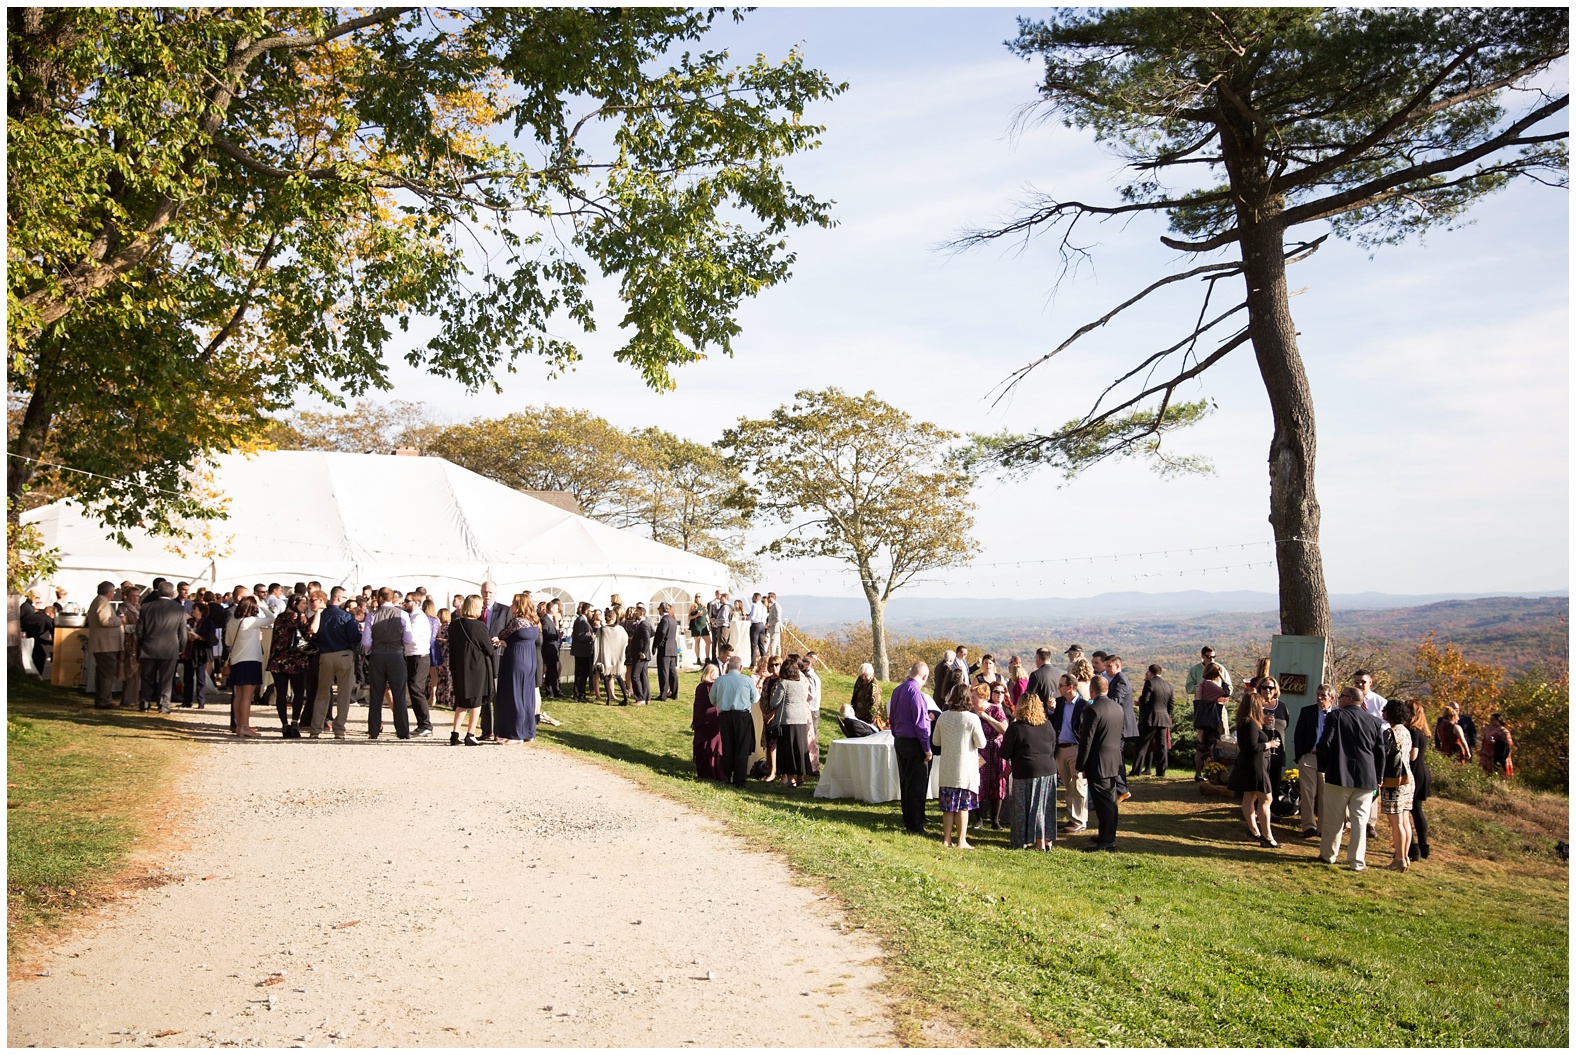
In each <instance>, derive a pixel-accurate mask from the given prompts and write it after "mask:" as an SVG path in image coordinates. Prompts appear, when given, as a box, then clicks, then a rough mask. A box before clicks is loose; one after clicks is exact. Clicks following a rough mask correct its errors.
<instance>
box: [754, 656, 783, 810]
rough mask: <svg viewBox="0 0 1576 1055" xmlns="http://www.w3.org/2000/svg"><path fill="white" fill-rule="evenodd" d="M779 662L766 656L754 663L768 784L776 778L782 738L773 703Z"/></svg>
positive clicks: (779, 668)
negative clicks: (778, 753)
mask: <svg viewBox="0 0 1576 1055" xmlns="http://www.w3.org/2000/svg"><path fill="white" fill-rule="evenodd" d="M781 666H782V665H781V663H780V662H779V661H778V659H777V657H776V656H766V657H765V658H763V659H762V660H761V661H760V662H759V663H757V664H755V667H754V672H755V692H756V698H757V699H758V700H759V701H760V712H761V741H760V742H761V751H762V752H763V753H764V754H765V755H766V776H765V777H764V778H763V779H764V780H765V781H766V783H768V784H770V783H771V782H772V781H774V780H776V779H777V745H778V743H779V742H780V740H781V739H782V722H781V721H779V720H778V717H777V711H776V705H775V703H774V700H775V696H776V691H777V682H778V680H779V676H780V673H781Z"/></svg>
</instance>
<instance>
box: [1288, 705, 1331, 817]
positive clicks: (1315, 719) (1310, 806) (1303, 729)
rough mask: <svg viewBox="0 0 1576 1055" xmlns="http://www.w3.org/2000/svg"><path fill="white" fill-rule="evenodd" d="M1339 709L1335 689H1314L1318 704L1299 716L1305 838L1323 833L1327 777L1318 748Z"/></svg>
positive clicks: (1300, 790)
mask: <svg viewBox="0 0 1576 1055" xmlns="http://www.w3.org/2000/svg"><path fill="white" fill-rule="evenodd" d="M1334 707H1335V690H1334V689H1332V688H1331V687H1330V686H1328V685H1320V686H1319V687H1318V688H1317V689H1315V690H1314V705H1313V706H1312V707H1304V708H1303V709H1302V711H1301V712H1300V713H1298V715H1297V732H1296V735H1295V737H1294V738H1293V741H1292V750H1293V752H1294V753H1295V754H1296V756H1297V804H1298V807H1299V809H1300V810H1301V812H1302V837H1303V838H1304V839H1308V838H1312V837H1313V836H1315V835H1318V834H1319V804H1320V803H1321V802H1322V801H1323V799H1324V774H1323V773H1322V772H1320V771H1319V755H1318V746H1319V739H1320V738H1321V737H1322V736H1323V735H1324V720H1325V718H1326V717H1328V715H1329V713H1330V711H1331V710H1332V709H1333V708H1334Z"/></svg>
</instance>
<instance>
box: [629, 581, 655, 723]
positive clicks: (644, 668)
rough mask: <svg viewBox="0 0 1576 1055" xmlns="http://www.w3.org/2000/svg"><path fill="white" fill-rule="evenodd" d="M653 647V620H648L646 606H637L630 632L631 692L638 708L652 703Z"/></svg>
mask: <svg viewBox="0 0 1576 1055" xmlns="http://www.w3.org/2000/svg"><path fill="white" fill-rule="evenodd" d="M652 646H653V635H652V632H651V620H649V619H647V618H646V606H645V605H644V604H637V605H635V619H634V621H633V624H632V625H631V626H630V630H629V682H630V684H629V691H630V693H631V694H633V695H634V697H635V706H637V707H639V706H642V705H643V704H647V703H650V702H651V650H652Z"/></svg>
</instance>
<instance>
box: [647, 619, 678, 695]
mask: <svg viewBox="0 0 1576 1055" xmlns="http://www.w3.org/2000/svg"><path fill="white" fill-rule="evenodd" d="M657 611H658V612H660V613H661V614H662V618H661V619H659V620H657V632H656V636H655V639H654V641H653V646H654V648H653V651H654V652H655V653H656V656H657V699H659V700H676V699H678V698H679V621H678V620H677V619H674V618H673V605H671V604H669V603H668V602H667V601H663V602H662V603H661V604H660V605H658V606H657Z"/></svg>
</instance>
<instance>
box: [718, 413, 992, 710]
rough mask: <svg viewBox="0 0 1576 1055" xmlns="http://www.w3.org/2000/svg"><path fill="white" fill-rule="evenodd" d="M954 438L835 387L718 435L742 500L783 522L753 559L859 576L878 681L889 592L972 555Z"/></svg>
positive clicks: (965, 484) (970, 519) (970, 516)
mask: <svg viewBox="0 0 1576 1055" xmlns="http://www.w3.org/2000/svg"><path fill="white" fill-rule="evenodd" d="M959 439H960V437H959V436H958V435H957V434H956V433H952V432H948V431H947V430H945V429H942V428H939V427H938V426H936V425H932V424H930V423H929V422H923V421H916V420H914V418H912V417H911V416H910V415H908V414H906V413H904V412H903V411H902V410H899V409H898V408H897V407H894V406H892V405H891V404H889V403H886V402H884V401H882V400H881V399H879V398H877V397H876V394H875V393H874V392H866V393H865V394H864V395H862V396H854V395H849V394H847V393H845V392H843V391H841V390H840V389H837V388H827V389H824V390H822V391H819V392H811V391H801V392H797V393H795V395H794V402H793V403H792V404H791V405H788V406H782V407H778V408H777V409H776V410H774V411H772V413H771V415H770V416H769V417H766V418H761V419H754V420H752V419H747V418H741V419H740V420H739V423H738V425H737V426H735V427H733V428H731V429H728V430H727V431H726V432H725V433H723V439H722V446H723V447H724V448H725V449H727V450H728V451H729V452H730V456H731V458H732V460H733V462H734V463H735V464H736V465H738V466H739V467H741V468H742V469H743V470H744V472H745V474H746V476H747V478H748V488H747V489H746V490H745V491H744V492H742V493H741V495H740V501H741V503H742V504H743V505H744V507H745V508H747V509H748V510H749V511H750V512H751V513H752V514H754V515H758V516H760V517H762V518H764V519H768V520H776V521H778V522H779V523H782V524H786V525H789V526H788V527H787V529H786V530H784V531H782V532H781V533H780V534H778V536H777V537H776V538H775V539H773V540H772V541H770V542H768V543H767V544H766V545H764V546H763V547H761V549H760V552H761V553H762V554H769V555H771V556H773V557H776V558H779V559H794V558H800V557H830V558H832V559H834V560H838V561H841V562H844V563H846V564H849V565H851V566H852V567H853V569H854V570H855V572H857V573H858V575H859V584H860V590H861V592H863V593H864V595H865V600H866V601H867V602H868V603H869V605H870V629H871V635H872V643H873V656H872V658H871V662H872V664H873V665H874V666H875V669H876V676H877V677H878V678H883V679H884V678H886V677H887V674H888V670H887V648H886V623H885V620H884V618H883V613H884V612H885V610H886V604H887V602H888V601H889V600H890V599H891V597H892V594H893V593H895V592H896V591H897V590H899V589H902V588H903V587H905V586H908V585H910V584H912V583H913V582H914V581H915V579H916V578H917V577H919V576H920V575H922V574H924V573H925V572H927V571H934V570H937V569H940V568H945V567H950V566H953V565H958V564H962V563H965V562H966V561H967V560H968V557H969V555H970V553H971V552H972V550H973V547H974V541H973V539H972V538H970V536H969V532H970V531H971V530H972V529H973V525H974V503H973V500H972V499H971V498H970V497H969V481H968V479H967V478H966V476H965V475H964V474H963V472H962V471H961V469H960V466H959V464H958V462H957V460H956V456H955V455H956V453H957V452H958V451H960V450H961V449H962V448H961V447H960V446H959V444H958V442H957V441H958V440H959Z"/></svg>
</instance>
